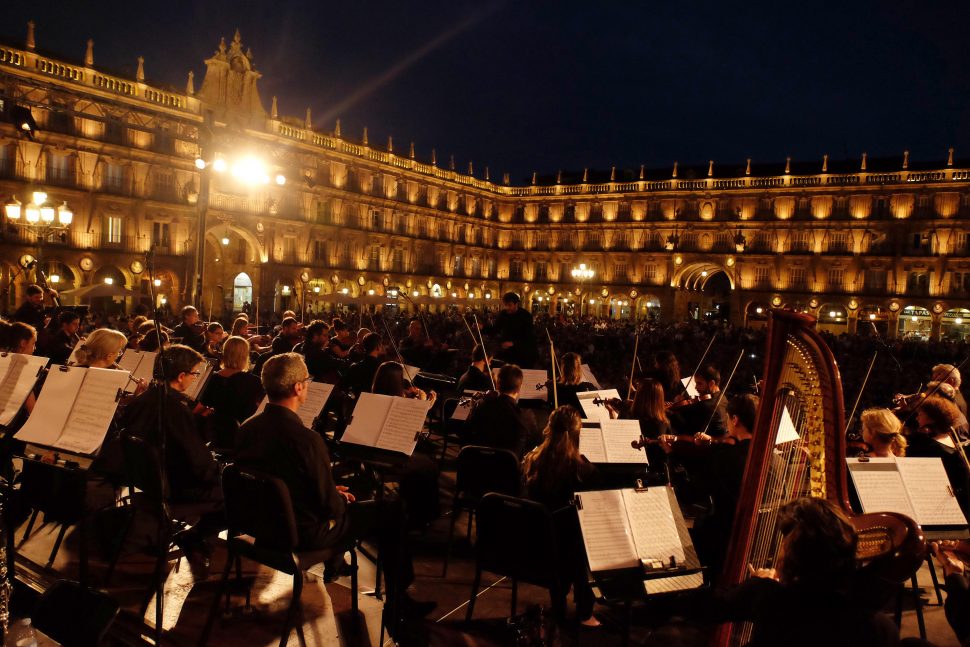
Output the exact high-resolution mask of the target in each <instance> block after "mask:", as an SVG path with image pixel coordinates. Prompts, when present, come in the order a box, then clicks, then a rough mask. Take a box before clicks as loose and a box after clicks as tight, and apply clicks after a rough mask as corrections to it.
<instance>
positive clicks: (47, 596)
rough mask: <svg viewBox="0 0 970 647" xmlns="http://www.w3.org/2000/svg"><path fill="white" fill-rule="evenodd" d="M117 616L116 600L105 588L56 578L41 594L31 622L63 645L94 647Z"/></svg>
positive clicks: (69, 646) (101, 639) (66, 646)
mask: <svg viewBox="0 0 970 647" xmlns="http://www.w3.org/2000/svg"><path fill="white" fill-rule="evenodd" d="M117 615H118V603H117V601H115V600H114V599H113V598H111V597H110V596H109V595H108V594H107V593H105V592H104V591H95V590H92V589H88V588H84V587H83V586H81V585H80V584H79V583H78V582H72V581H70V580H58V581H56V582H54V584H52V585H51V587H50V588H48V589H47V590H46V591H44V593H43V595H41V596H40V599H39V600H38V601H37V605H36V606H35V607H34V611H33V613H32V614H31V615H30V621H31V624H32V625H33V626H35V627H37V629H39V630H40V631H42V632H44V634H46V635H47V636H49V637H50V638H52V639H54V640H55V641H57V642H58V643H60V644H61V645H64V646H65V647H96V646H97V645H100V644H101V643H102V641H103V640H104V637H105V635H106V634H107V633H108V629H109V628H110V627H111V624H112V623H113V622H114V619H115V617H116V616H117Z"/></svg>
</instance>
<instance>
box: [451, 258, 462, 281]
mask: <svg viewBox="0 0 970 647" xmlns="http://www.w3.org/2000/svg"><path fill="white" fill-rule="evenodd" d="M452 270H453V272H454V274H455V276H464V274H465V257H464V256H462V255H461V254H456V255H455V264H454V267H453V268H452Z"/></svg>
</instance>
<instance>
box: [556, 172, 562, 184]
mask: <svg viewBox="0 0 970 647" xmlns="http://www.w3.org/2000/svg"><path fill="white" fill-rule="evenodd" d="M556 184H562V169H559V172H557V173H556Z"/></svg>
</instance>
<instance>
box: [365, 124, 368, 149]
mask: <svg viewBox="0 0 970 647" xmlns="http://www.w3.org/2000/svg"><path fill="white" fill-rule="evenodd" d="M367 145H368V141H367V126H364V146H367Z"/></svg>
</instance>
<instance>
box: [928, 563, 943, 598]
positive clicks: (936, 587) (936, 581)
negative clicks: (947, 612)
mask: <svg viewBox="0 0 970 647" xmlns="http://www.w3.org/2000/svg"><path fill="white" fill-rule="evenodd" d="M926 565H927V566H929V567H930V579H931V580H932V581H933V590H934V591H936V606H938V607H942V606H943V593H942V591H941V590H940V580H939V578H937V576H936V567H935V566H934V565H933V558H932V557H930V556H927V557H926Z"/></svg>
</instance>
